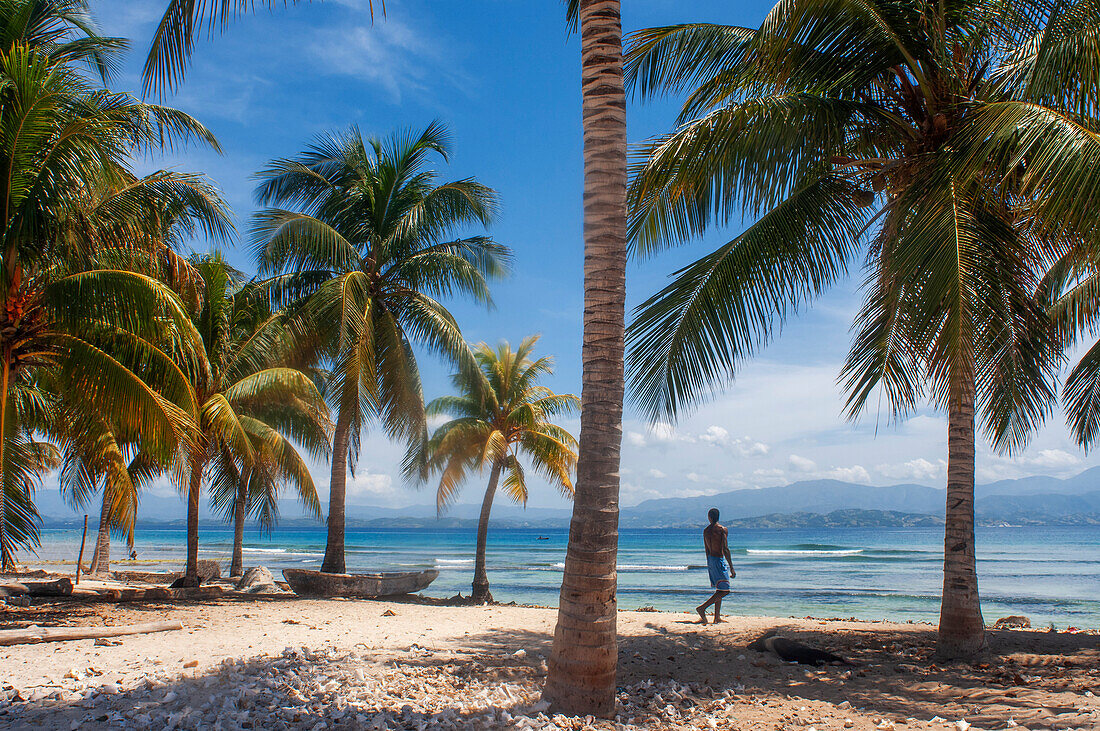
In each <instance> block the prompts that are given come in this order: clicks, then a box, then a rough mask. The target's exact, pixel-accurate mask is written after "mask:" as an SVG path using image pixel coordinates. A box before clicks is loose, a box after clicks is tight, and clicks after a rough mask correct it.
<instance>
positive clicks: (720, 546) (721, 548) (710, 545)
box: [695, 508, 737, 624]
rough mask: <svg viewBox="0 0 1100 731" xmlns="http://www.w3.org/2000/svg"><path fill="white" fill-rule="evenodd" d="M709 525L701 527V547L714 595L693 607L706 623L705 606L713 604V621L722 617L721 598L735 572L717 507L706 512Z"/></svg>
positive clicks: (717, 622) (727, 591)
mask: <svg viewBox="0 0 1100 731" xmlns="http://www.w3.org/2000/svg"><path fill="white" fill-rule="evenodd" d="M707 518H709V519H710V525H708V526H707V527H706V528H704V529H703V548H704V549H705V550H706V552H707V570H708V571H709V572H710V585H711V586H712V587H714V595H713V596H711V598H710V599H707V600H706V602H704V603H703V604H700V605H699V606H697V607H696V608H695V611H697V612H699V623H700V624H706V623H707V607H709V606H710V605H711V604H713V605H714V623H715V624H719V623H720V622H722V621H723V620H722V618H721V616H720V615H719V612H720V611H721V609H722V599H724V598H725V596H726V594H729V593H730V579H732V578H733V577H734V576H736V575H737V574H736V573H735V572H734V570H733V556H731V555H730V547H729V542H728V540H727V539H728V538H729V531H728V530H726V527H725V526H723V525H720V524H719V523H718V508H711V509H710V511H709V512H708V513H707Z"/></svg>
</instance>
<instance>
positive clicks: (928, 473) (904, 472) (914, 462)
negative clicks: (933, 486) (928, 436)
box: [874, 457, 947, 482]
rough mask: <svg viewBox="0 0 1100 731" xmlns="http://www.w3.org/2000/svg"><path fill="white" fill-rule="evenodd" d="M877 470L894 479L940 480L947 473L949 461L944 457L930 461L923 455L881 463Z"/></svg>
mask: <svg viewBox="0 0 1100 731" xmlns="http://www.w3.org/2000/svg"><path fill="white" fill-rule="evenodd" d="M874 470H875V472H876V473H878V474H880V475H882V476H883V477H888V478H890V479H892V480H924V481H927V482H931V481H935V480H940V479H942V478H943V477H944V475H946V474H947V463H946V462H944V461H943V460H942V459H939V460H936V461H935V462H929V461H928V460H926V459H924V458H923V457H918V458H917V459H911V460H909V461H908V462H902V463H900V464H880V465H876V466H875V468H874Z"/></svg>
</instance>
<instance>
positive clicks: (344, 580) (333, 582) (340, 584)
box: [283, 569, 439, 599]
mask: <svg viewBox="0 0 1100 731" xmlns="http://www.w3.org/2000/svg"><path fill="white" fill-rule="evenodd" d="M437 576H439V572H438V571H436V570H434V569H428V570H427V571H409V572H405V573H389V574H325V573H322V572H320V571H308V570H306V569H283V577H284V578H286V583H288V584H290V588H291V589H293V590H294V593H295V594H302V595H304V596H346V597H358V598H362V599H372V598H374V597H379V596H398V595H400V594H412V593H413V592H417V591H420V590H421V589H425V588H427V586H428V584H430V583H432V582H433V581H435V579H436V577H437Z"/></svg>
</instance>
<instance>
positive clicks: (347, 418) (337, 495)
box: [321, 407, 351, 574]
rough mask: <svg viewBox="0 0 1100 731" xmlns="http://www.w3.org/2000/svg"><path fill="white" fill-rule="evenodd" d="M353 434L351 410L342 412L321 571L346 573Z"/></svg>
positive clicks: (335, 434) (335, 437) (336, 434)
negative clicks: (346, 507) (346, 506)
mask: <svg viewBox="0 0 1100 731" xmlns="http://www.w3.org/2000/svg"><path fill="white" fill-rule="evenodd" d="M350 433H351V409H350V408H347V407H344V408H341V409H340V414H339V416H337V417H336V429H335V431H334V432H333V434H332V472H331V478H330V479H329V488H328V541H327V542H326V544H325V559H324V561H322V562H321V571H323V572H325V573H328V574H342V573H345V571H346V568H345V564H344V501H345V497H346V493H345V491H346V488H347V476H348V440H349V437H350Z"/></svg>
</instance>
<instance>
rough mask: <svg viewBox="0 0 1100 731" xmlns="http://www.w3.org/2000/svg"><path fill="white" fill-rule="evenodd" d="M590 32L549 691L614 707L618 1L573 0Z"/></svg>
mask: <svg viewBox="0 0 1100 731" xmlns="http://www.w3.org/2000/svg"><path fill="white" fill-rule="evenodd" d="M568 17H569V19H570V22H571V23H573V24H574V25H576V24H577V23H578V22H579V25H580V32H581V90H582V95H583V98H582V108H583V118H584V123H583V126H584V339H583V343H582V346H581V361H582V363H583V372H582V376H581V380H582V384H581V401H582V403H583V406H582V408H581V435H580V448H579V451H578V461H577V485H576V495H575V498H574V500H573V519H572V521H571V522H570V525H569V546H568V549H567V551H566V557H565V571H564V574H563V576H562V585H561V599H560V601H559V604H558V623H557V627H556V629H555V630H554V645H553V650H552V653H551V656H550V662H549V672H548V675H547V678H546V688H545V690H544V691H543V697H544V698H545V699H546V700H547V701H549V702H550V705H551V707H552V709H554V710H556V711H560V712H563V713H573V714H595V715H599V716H605V717H606V716H610V715H612V714H613V713H614V710H615V671H616V666H617V663H618V645H617V639H616V625H615V619H616V612H617V604H616V601H615V592H616V585H617V574H616V556H617V553H618V545H619V458H620V449H621V447H622V420H623V393H624V384H623V328H624V321H625V310H626V241H627V239H626V232H627V226H626V223H627V221H626V180H627V175H626V95H625V93H624V91H623V50H622V22H621V20H620V15H619V2H618V0H568Z"/></svg>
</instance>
